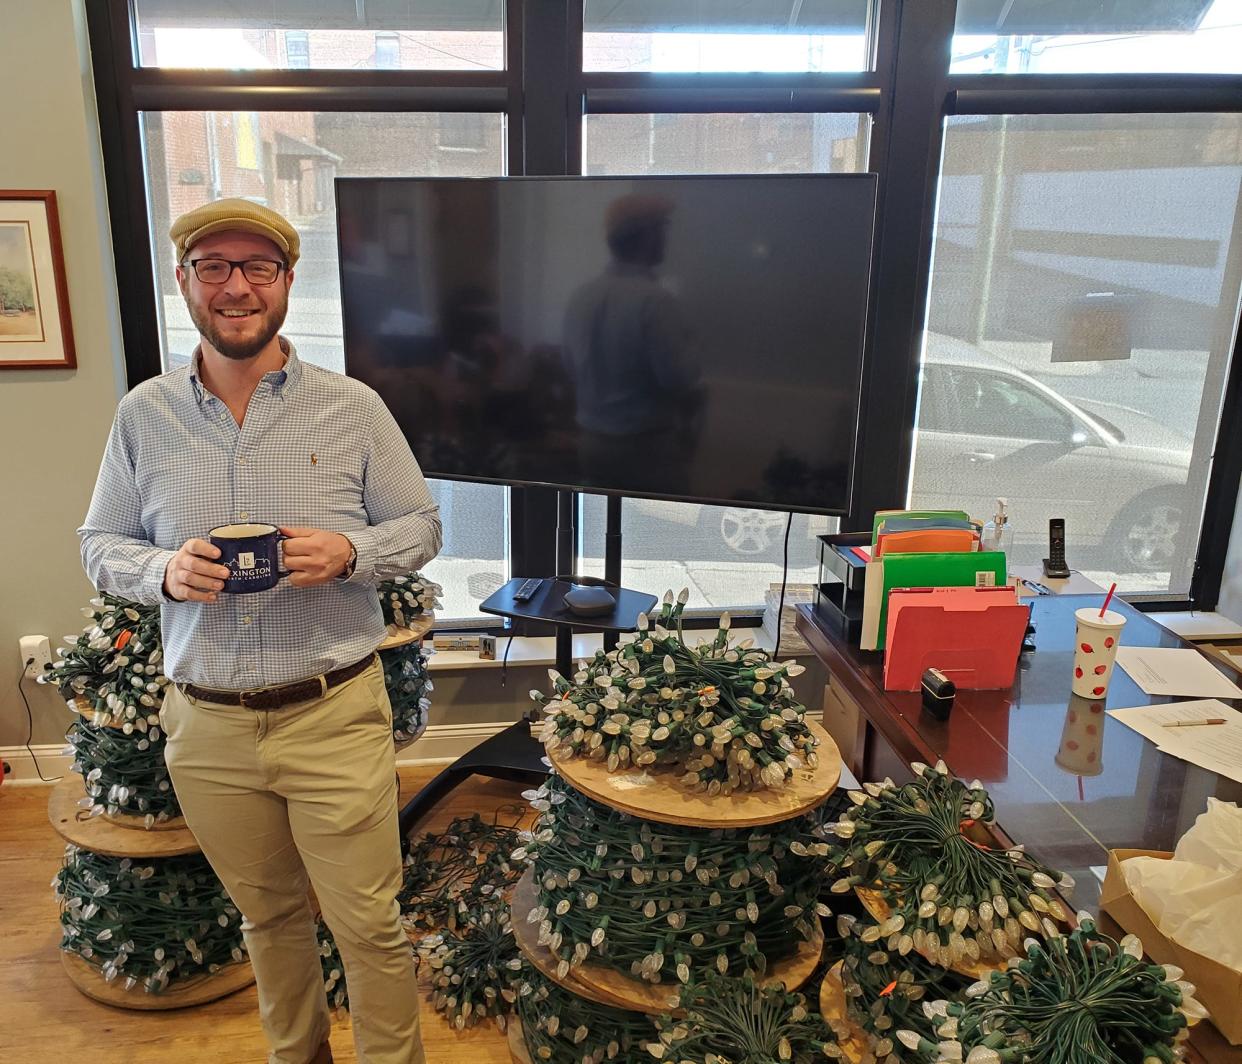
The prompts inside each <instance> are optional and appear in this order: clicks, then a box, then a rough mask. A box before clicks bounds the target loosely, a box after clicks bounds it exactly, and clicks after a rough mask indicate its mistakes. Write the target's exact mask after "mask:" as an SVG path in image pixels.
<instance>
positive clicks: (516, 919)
mask: <svg viewBox="0 0 1242 1064" xmlns="http://www.w3.org/2000/svg"><path fill="white" fill-rule="evenodd" d="M538 904H539V890H538V888H537V887H536V885H535V870H534V869H533V868H528V869H527V870H526V871H525V872H524V873H523V874H522V878H521V879H519V880H518V884H517V887H516V888H515V889H514V891H513V900H512V902H511V903H510V925H511V926H512V928H513V937H514V939H515V940H516V941H517V944H518V948H519V949H521V951H522V953H523V954H525V956H526V957H527V959H528V960H529V961H530V962H531V964H533V965H534V966H535V967H536V968H538V969H539V971H540V972H542V973H543V974H544V975H545V976H546V977H547V978H548V979H550V980H552V982H554V983H557V984H559V985H560V986H562V987H564V988H565V989H566V990H568V991H569V992H570V993H573V994H577V995H578V996H579V997H584V998H588V999H589V1000H591V1001H594V1002H596V1003H598V1004H600V1005H609V1006H611V1007H612V1008H618V1009H627V1010H629V1011H630V1012H646V1013H650V1014H653V1015H660V1014H662V1013H668V1012H674V1014H676V1009H675V1006H676V1004H677V1000H678V995H679V992H680V984H678V983H675V982H669V983H646V982H642V981H640V980H638V979H631V978H630V977H629V976H627V975H623V974H622V973H621V972H619V971H617V970H616V969H615V968H610V967H608V966H607V965H604V964H597V963H592V962H591V961H586V962H584V963H583V964H579V965H576V966H575V967H573V968H571V969H570V970H569V974H568V975H564V976H558V975H557V974H556V968H557V965H558V964H559V963H560V962H559V960H558V958H557V957H556V956H555V955H554V954H553V953H552V951H551V950H549V949H548V948H547V947H546V946H541V945H540V944H539V927H538V925H537V924H532V923H529V922H528V921H527V916H528V915H529V914H530V911H531V910H532V909H534V908H536V907H537V906H538ZM823 948H824V936H823V932H822V931H821V930H820V928H819V925H818V923H817V924H816V925H815V937H814V938H812V939H811V940H810V941H809V942H808V941H803V942H800V943H799V944H798V950H797V952H796V953H795V954H794V955H793V956H792V957H786V958H784V959H783V960H780V961H777V962H775V963H774V964H772V965H771V966H770V967H769V968H768V974H767V975H766V976H765V977H764V978H763V985H764V986H775V985H776V984H778V983H779V984H783V985H784V986H785V987H786V988H787V989H789V990H796V989H798V987H800V986H801V985H802V984H803V983H805V982H806V981H807V979H809V978H810V977H811V973H812V972H813V971H814V970H815V966H816V965H817V964H819V957H820V953H821V952H822V951H823Z"/></svg>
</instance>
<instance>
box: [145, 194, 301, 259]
mask: <svg viewBox="0 0 1242 1064" xmlns="http://www.w3.org/2000/svg"><path fill="white" fill-rule="evenodd" d="M228 229H240V230H241V231H242V232H245V233H257V234H258V235H259V236H265V237H267V238H268V240H270V241H272V242H273V243H274V244H275V245H276V246H277V247H278V248H280V250H281V251H283V252H284V254H285V260H286V262H287V263H288V265H289V268H290V269H292V268H293V266H294V264H295V263H296V262H297V261H298V255H299V253H300V250H301V240H300V239H299V238H298V231H297V230H296V229H294V228H293V226H291V225H290V224H289V223H288V221H286V220H285V219H284V218H283V217H281V216H280V215H279V214H277V213H276V212H275V211H274V210H271V209H270V208H268V207H264V206H263V205H262V204H259V203H253V202H251V201H250V200H247V199H221V200H215V201H213V202H212V203H204V204H203V205H202V206H201V207H195V208H194V209H193V210H192V211H186V213H185V214H183V215H182V216H181V217H180V218H178V219H177V220H176V221H175V222H173V224H172V228H171V229H169V230H168V235H169V236H170V237H171V238H172V242H173V244H174V245H176V248H177V261H178V262H181V261H182V260H183V259H184V258H185V253H186V252H187V251H189V250H190V248H192V247H193V246H194V245H195V244H197V243H198V242H199V241H200V240H202V239H203V237H205V236H209V235H210V234H212V233H222V232H224V231H225V230H228Z"/></svg>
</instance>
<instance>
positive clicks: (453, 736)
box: [397, 720, 513, 765]
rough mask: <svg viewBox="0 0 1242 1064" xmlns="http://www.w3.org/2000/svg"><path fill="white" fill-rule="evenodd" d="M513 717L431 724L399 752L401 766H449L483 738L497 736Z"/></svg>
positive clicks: (398, 761) (398, 762) (511, 722)
mask: <svg viewBox="0 0 1242 1064" xmlns="http://www.w3.org/2000/svg"><path fill="white" fill-rule="evenodd" d="M512 724H513V721H511V720H502V721H485V722H481V723H478V724H430V725H428V726H427V730H426V731H425V732H423V734H422V736H421V737H420V738H419V739H418V740H417V741H416V742H414V743H411V744H410V745H409V746H407V747H406V748H405V749H404V750H402V751H401V752H400V753H398V754H397V764H398V765H437V764H439V765H446V764H448V763H449V762H450V761H456V760H457V759H458V758H459V757H461V756H462V754H468V753H469V752H470V751H471V750H473V749H474V748H475V747H476V746H478V745H479V743H481V742H483V740H484V739H490V738H491V737H492V736H493V735H498V734H500V732H502V731H504V730H505V729H506V728H508V727H510V726H511V725H512Z"/></svg>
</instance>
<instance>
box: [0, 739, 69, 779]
mask: <svg viewBox="0 0 1242 1064" xmlns="http://www.w3.org/2000/svg"><path fill="white" fill-rule="evenodd" d="M64 749H65V744H64V743H56V744H51V743H48V744H39V745H36V746H33V747H31V750H33V751H34V754H35V757H37V758H38V759H39V768H41V769H42V770H43V775H45V776H46V777H47V778H48V780H55V779H56V778H57V777H58V776H63V775H64V774H65V773H66V772H68V771H69V766H70V765H72V764H73V757H72V756H71V755H70V754H65V753H62V752H61V751H62V750H64ZM0 758H3V759H4V761H5V763H6V764H7V765H8V766H9V768H8V771H7V772H5V774H4V785H5V786H6V787H31V786H34V787H42V786H44V783H45V781H44V780H41V779H39V773H38V772H37V771H35V762H34V758H33V757H31V756H30V751H29V750H27V749H26V748H25V747H24V746H0Z"/></svg>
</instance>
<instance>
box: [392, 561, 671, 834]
mask: <svg viewBox="0 0 1242 1064" xmlns="http://www.w3.org/2000/svg"><path fill="white" fill-rule="evenodd" d="M523 583H525V579H524V578H523V577H517V578H515V579H513V580H510V581H509V582H508V583H507V584H505V585H504V586H503V587H501V588H500V589H499V590H497V591H495V592H494V593H493V594H492V595H490V596H489V597H488V598H487V599H486V600H485V601H484V602H483V603H482V605H480V606H479V609H480V610H481V611H482V612H483V613H491V614H495V615H496V616H498V617H521V618H525V619H526V620H532V621H543V622H544V623H546V624H553V625H556V669H557V672H559V673H560V674H561V675H562V676H566V677H568V676H570V675H571V673H572V670H573V633H574V632H575V631H579V632H603V633H605V639H606V640H607V639H608V637H609V636H611V637H612V639H613V640H615V638H616V636H617V635H618V634H619V633H621V632H632V631H634V629H636V628H637V627H638V616H639V614H641V613H650V612H651V611H652V610H654V609H655V607H656V604H657V602H658V601H659V600H658V599H657V598H656V597H655V596H654V595H647V594H644V593H643V592H641V591H631V590H629V589H628V588H623V587H622V588H609V589H608V590H609V591H610V592H611V593H612V595H613V597H614V598H615V599H616V600H617V601H616V605H615V606H614V607H613V609H612V610H611V611H610V612H608V613H603V614H599V615H598V616H595V617H582V616H580V615H578V614H576V613H574V612H572V611H571V610H570V609H569V607H568V606H566V605H565V603H564V601H563V600H564V597H565V592H567V591H568V590H570V588H571V587H573V584H571V583H570V582H569V581H566V580H556V579H552V578H550V577H549V578H548V579H546V580H544V582H543V585H542V586H541V587H540V588H539V590H538V591H536V592H535V594H534V597H532V598H531V599H529V600H528V601H526V602H514V601H513V593H514V592H515V591H516V590H517V589H518V588H519V587H521V586H522V584H523ZM476 774H477V775H480V776H488V777H490V778H492V779H501V780H512V781H514V782H517V783H526V782H538V781H539V780H540V779H542V778H543V777H544V776H546V775H547V774H548V769H547V766H546V765H545V764H544V763H543V745H542V744H541V743H540V742H538V740H536V739H534V738H532V737H531V734H530V724H529V722H528V721H527V720H526V719H525V718H523V719H522V720H519V721H518V722H517V723H516V724H512V725H510V726H509V727H508V728H506V729H505V730H504V731H502V732H500V733H498V734H496V735H493V736H492V737H491V738H490V739H487V740H485V741H484V742H481V743H480V744H479V745H478V746H476V747H475V748H474V749H473V750H471V751H470V752H469V753H468V754H463V755H462V756H461V757H459V758H458V759H457V760H456V761H454V762H453V763H452V764H451V765H449V766H448V767H447V768H445V769H444V770H443V771H442V772H440V773H439V775H437V776H436V777H435V778H434V779H433V780H431V782H430V783H428V784H427V785H426V786H425V787H423V789H422V790H420V791H419V792H418V793H417V794H416V795H414V797H413V798H411V799H410V800H409V801H408V802H407V803H406V804H405V806H404V807H403V808H402V810H401V817H400V826H401V837H402V838H405V837H406V836H407V835H409V833H410V832H411V831H412V830H413V829H414V826H415V824H417V823H418V822H419V821H420V820H421V819H422V818H423V817H424V816H425V815H426V814H427V813H429V812H430V811H431V809H432V808H433V807H434V806H435V804H436V803H437V802H438V801H439V800H440V799H441V798H443V797H444V795H446V794H448V792H449V791H451V790H452V789H453V788H454V787H456V786H457V785H458V784H460V783H462V782H463V781H464V780H466V779H467V778H468V777H470V776H473V775H476Z"/></svg>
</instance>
